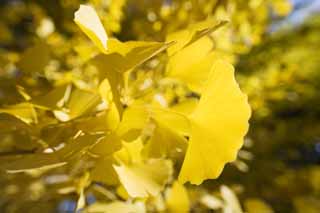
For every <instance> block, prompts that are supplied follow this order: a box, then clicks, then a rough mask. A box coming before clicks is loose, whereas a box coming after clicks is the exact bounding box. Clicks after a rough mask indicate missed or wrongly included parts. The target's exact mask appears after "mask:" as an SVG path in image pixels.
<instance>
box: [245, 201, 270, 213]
mask: <svg viewBox="0 0 320 213" xmlns="http://www.w3.org/2000/svg"><path fill="white" fill-rule="evenodd" d="M244 206H245V208H246V212H248V213H255V212H261V213H273V212H274V211H273V210H272V208H271V207H270V206H269V205H268V204H267V203H266V202H264V201H263V200H261V199H258V198H249V199H246V200H245V202H244Z"/></svg>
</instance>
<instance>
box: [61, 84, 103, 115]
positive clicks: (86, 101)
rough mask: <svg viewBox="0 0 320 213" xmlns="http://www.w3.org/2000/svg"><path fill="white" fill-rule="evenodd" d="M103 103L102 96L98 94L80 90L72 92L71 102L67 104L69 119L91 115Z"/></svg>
mask: <svg viewBox="0 0 320 213" xmlns="http://www.w3.org/2000/svg"><path fill="white" fill-rule="evenodd" d="M100 102H101V99H100V96H99V94H98V93H96V92H90V91H85V90H80V89H75V90H74V91H72V93H71V96H70V100H69V102H68V104H67V107H68V109H69V113H68V115H69V119H73V118H76V117H80V116H82V115H84V114H85V113H89V112H90V111H91V110H93V109H94V108H95V107H96V106H97V105H98V104H99V103H100Z"/></svg>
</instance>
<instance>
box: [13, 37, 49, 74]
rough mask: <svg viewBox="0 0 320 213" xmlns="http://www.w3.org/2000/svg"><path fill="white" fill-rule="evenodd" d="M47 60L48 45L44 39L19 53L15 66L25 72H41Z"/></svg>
mask: <svg viewBox="0 0 320 213" xmlns="http://www.w3.org/2000/svg"><path fill="white" fill-rule="evenodd" d="M49 61H50V47H49V46H48V45H47V44H46V43H45V42H44V41H40V42H38V43H37V44H35V45H34V46H33V47H30V48H28V49H27V50H26V51H25V52H24V53H23V54H22V55H21V58H20V60H19V62H18V64H17V67H18V68H19V69H21V70H22V71H23V72H27V73H34V72H39V73H43V72H44V68H45V66H46V65H47V64H48V63H49Z"/></svg>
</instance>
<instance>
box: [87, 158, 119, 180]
mask: <svg viewBox="0 0 320 213" xmlns="http://www.w3.org/2000/svg"><path fill="white" fill-rule="evenodd" d="M114 163H115V160H114V158H113V157H112V156H106V157H102V158H100V159H98V161H97V162H96V163H95V166H94V168H93V169H92V171H91V175H90V177H91V179H92V181H97V182H101V183H104V184H106V185H112V186H113V185H117V184H119V179H118V175H117V173H116V172H115V170H114V168H113V166H112V164H114Z"/></svg>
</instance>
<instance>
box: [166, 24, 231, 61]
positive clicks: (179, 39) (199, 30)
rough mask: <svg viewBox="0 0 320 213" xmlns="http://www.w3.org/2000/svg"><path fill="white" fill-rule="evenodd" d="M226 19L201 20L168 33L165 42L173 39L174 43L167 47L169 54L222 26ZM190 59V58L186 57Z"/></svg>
mask: <svg viewBox="0 0 320 213" xmlns="http://www.w3.org/2000/svg"><path fill="white" fill-rule="evenodd" d="M226 23H227V21H219V22H217V21H215V20H213V19H208V20H205V21H202V22H198V23H195V24H193V25H191V26H189V27H188V29H185V30H180V31H177V32H173V33H171V34H169V35H168V36H167V38H166V41H167V42H172V41H175V42H176V43H175V44H174V45H172V46H171V47H169V48H168V54H169V56H172V55H174V54H175V53H177V52H178V51H179V50H181V49H183V48H185V47H187V46H189V45H191V44H193V43H194V42H196V41H198V40H199V39H202V38H203V37H204V36H206V35H210V33H212V32H214V31H215V30H217V29H219V28H220V27H222V26H224V25H225V24H226ZM188 59H190V58H188Z"/></svg>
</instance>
